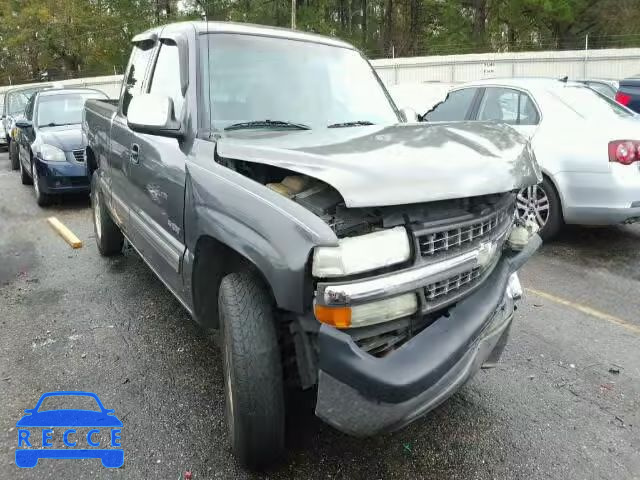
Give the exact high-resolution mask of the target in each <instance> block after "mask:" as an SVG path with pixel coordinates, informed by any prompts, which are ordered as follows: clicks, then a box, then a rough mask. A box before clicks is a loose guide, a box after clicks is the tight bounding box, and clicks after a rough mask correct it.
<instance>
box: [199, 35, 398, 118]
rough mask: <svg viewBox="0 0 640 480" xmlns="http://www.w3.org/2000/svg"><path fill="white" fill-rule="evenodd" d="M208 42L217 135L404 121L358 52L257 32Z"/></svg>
mask: <svg viewBox="0 0 640 480" xmlns="http://www.w3.org/2000/svg"><path fill="white" fill-rule="evenodd" d="M201 42H202V44H201V48H200V52H202V53H201V55H202V56H203V57H204V58H203V59H202V62H201V65H202V68H203V72H202V75H203V78H205V81H204V82H201V85H202V96H203V98H205V99H209V101H208V102H207V101H205V102H204V103H205V111H206V113H205V115H206V117H205V118H208V119H210V121H211V126H212V129H213V130H222V129H224V128H226V127H229V126H231V125H236V124H238V123H244V122H261V123H260V124H254V125H252V126H243V128H291V126H289V127H287V126H286V125H284V124H283V123H281V122H289V123H295V124H302V125H304V126H307V127H310V128H312V129H314V128H326V127H328V126H330V125H336V126H341V127H354V126H358V125H362V124H390V123H397V122H398V116H397V114H396V111H395V108H394V106H393V104H392V103H391V101H390V99H389V97H388V96H387V94H386V93H385V90H384V89H383V87H382V85H381V83H380V81H379V80H378V78H377V77H376V75H375V73H374V71H373V69H372V68H371V66H370V65H369V63H368V62H367V61H366V60H365V59H364V58H363V57H362V56H361V55H360V53H358V52H356V51H354V50H351V49H348V48H341V47H332V46H328V45H323V44H318V43H312V42H305V41H295V40H286V39H281V38H278V39H276V38H269V37H258V36H252V35H231V34H209V35H203V36H202V37H201ZM265 120H270V121H271V122H273V123H271V124H270V123H265V122H264V121H265ZM278 122H280V123H278ZM365 122H366V123H365Z"/></svg>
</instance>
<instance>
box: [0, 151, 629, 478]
mask: <svg viewBox="0 0 640 480" xmlns="http://www.w3.org/2000/svg"><path fill="white" fill-rule="evenodd" d="M51 215H55V216H57V217H58V218H59V219H60V220H61V221H62V222H63V223H64V224H65V225H67V226H68V227H69V228H70V229H71V230H73V231H74V232H75V233H76V235H77V236H78V237H80V239H81V240H83V242H84V247H83V248H81V249H77V250H72V249H71V248H70V247H69V246H68V245H67V244H66V243H65V242H64V241H63V240H62V239H61V238H60V237H58V236H57V234H56V233H55V232H54V231H53V230H52V229H51V228H50V227H49V225H48V224H47V222H46V218H47V217H48V216H51ZM639 245H640V226H620V227H615V228H607V229H601V228H598V229H594V228H569V229H566V231H565V232H563V234H562V236H561V237H560V238H559V239H558V241H556V242H554V243H553V244H549V245H545V246H544V247H543V249H542V251H541V252H540V253H539V254H538V255H537V256H536V257H535V258H534V259H533V260H532V261H531V262H530V263H529V264H528V265H527V266H526V267H525V269H524V271H523V273H522V276H521V278H522V280H523V285H524V286H525V288H526V292H525V294H526V297H525V299H524V301H523V302H522V304H521V306H520V308H519V310H518V315H517V322H516V323H515V325H514V328H513V331H512V332H513V333H512V338H511V342H510V344H509V345H508V347H507V350H506V352H505V355H504V357H503V362H502V364H501V365H500V366H499V367H498V368H496V369H493V370H489V371H481V372H480V373H479V374H478V375H477V376H476V378H475V379H474V380H472V381H471V382H470V383H469V384H468V385H467V386H466V387H464V388H463V389H462V390H461V391H460V392H459V393H458V394H456V395H455V396H454V397H453V398H452V399H451V400H449V401H448V402H446V403H445V404H444V405H442V406H441V407H440V408H438V409H437V410H436V411H434V412H432V413H431V414H429V415H428V416H426V417H425V418H423V419H421V420H419V421H417V422H416V423H414V424H412V425H410V426H409V427H407V428H406V429H404V430H402V431H400V432H396V433H394V434H390V435H385V436H381V437H377V438H372V439H367V440H361V439H354V438H350V437H348V436H345V435H343V434H340V433H338V432H336V431H334V430H333V429H332V428H330V427H328V426H326V425H324V424H323V423H321V422H320V421H319V420H318V419H316V418H315V417H314V416H313V415H312V413H311V412H312V407H313V404H312V401H311V399H310V398H308V397H307V396H301V397H300V398H297V397H296V398H295V399H293V400H292V401H291V405H290V407H291V408H290V409H291V410H292V415H291V421H290V428H289V430H290V433H289V438H288V443H289V456H288V458H287V459H286V462H285V463H284V464H283V465H281V466H279V467H278V468H276V469H274V470H272V471H270V472H268V473H267V474H266V477H268V478H273V479H278V478H281V479H285V478H292V479H293V478H296V479H301V478H366V479H377V478H402V479H404V478H425V479H426V478H434V479H435V478H438V479H445V478H451V479H493V478H498V479H504V478H523V479H532V478H553V479H563V480H566V479H592V478H602V479H614V478H615V479H634V478H635V479H638V478H640V315H639V314H638V312H640V248H638V247H639ZM221 368H222V364H221V360H220V355H219V353H218V350H217V347H216V344H215V335H214V334H212V333H208V332H204V331H202V330H201V329H199V328H198V327H197V326H196V325H195V324H194V323H192V321H191V320H190V319H189V317H188V316H187V314H186V313H185V312H184V311H183V309H182V308H181V306H180V305H179V304H178V302H177V301H176V300H174V298H173V297H172V296H171V294H170V293H169V292H168V291H167V290H166V289H165V288H164V286H163V285H162V284H161V282H160V281H159V280H157V279H156V278H155V277H154V275H153V273H152V272H151V271H150V270H149V269H148V268H147V267H146V266H145V265H144V263H143V262H142V260H141V259H140V258H139V257H138V256H137V255H136V254H135V253H134V252H133V251H132V250H127V251H126V252H125V253H124V254H123V255H122V256H119V257H116V258H113V259H104V258H101V257H100V256H99V255H98V253H97V250H96V246H95V242H94V240H93V228H92V224H91V214H90V210H89V208H88V201H87V199H83V198H68V199H65V200H64V201H63V202H61V203H59V204H55V205H53V206H51V207H49V208H46V209H41V208H39V207H38V206H37V205H36V203H35V200H34V196H33V191H32V187H26V186H23V185H21V184H20V179H19V175H18V173H17V172H11V171H10V170H9V163H8V158H7V154H6V153H1V154H0V478H1V479H5V478H6V479H9V478H11V479H16V478H65V479H67V478H68V479H71V478H74V479H75V478H78V479H80V478H111V477H119V478H132V479H137V478H140V479H143V478H157V479H173V480H175V479H177V478H179V477H180V475H181V473H182V472H184V471H186V470H190V471H192V472H193V478H194V479H210V478H252V475H251V474H248V473H246V472H244V471H243V470H241V469H240V468H239V467H238V466H237V465H236V464H235V463H234V460H233V458H232V456H231V454H230V450H229V446H228V444H227V438H226V427H225V421H224V398H223V383H222V374H221ZM53 390H85V391H92V392H95V393H97V394H98V395H99V396H100V398H101V400H102V401H103V403H104V404H105V406H106V407H107V408H113V409H115V412H116V415H118V417H119V418H120V419H121V420H122V421H123V423H124V428H123V434H122V443H123V446H124V451H125V463H124V467H123V468H121V469H118V470H110V469H109V470H107V469H104V468H103V467H102V466H101V465H100V462H99V460H73V461H71V460H41V461H40V462H39V464H38V466H37V467H36V468H34V469H32V470H20V469H18V468H17V467H16V466H15V464H14V451H15V448H16V445H17V432H16V429H15V423H16V421H17V420H18V419H19V418H20V417H21V416H22V414H23V410H24V409H25V408H32V407H33V406H34V404H35V402H36V401H37V400H38V398H39V397H40V395H41V394H42V393H43V392H47V391H53Z"/></svg>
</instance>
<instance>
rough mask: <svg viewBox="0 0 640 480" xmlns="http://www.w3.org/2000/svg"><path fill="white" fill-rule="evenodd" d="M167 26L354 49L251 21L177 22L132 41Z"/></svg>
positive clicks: (151, 30)
mask: <svg viewBox="0 0 640 480" xmlns="http://www.w3.org/2000/svg"><path fill="white" fill-rule="evenodd" d="M164 28H168V29H170V30H172V31H174V32H175V31H179V30H180V29H183V28H184V29H187V28H192V29H194V30H195V31H196V33H198V34H203V33H235V34H240V35H259V36H263V37H276V38H283V39H288V40H300V41H306V42H314V43H322V44H325V45H330V46H334V47H342V48H349V49H352V50H355V47H354V46H353V45H350V44H348V43H346V42H343V41H342V40H338V39H336V38H332V37H325V36H323V35H316V34H314V33H304V32H299V31H297V30H290V29H288V28H280V27H269V26H265V25H255V24H251V23H236V22H203V21H194V22H177V23H170V24H167V25H163V26H160V27H155V28H152V29H150V30H147V31H145V32H143V33H141V34H139V35H136V36H135V37H134V39H133V41H134V42H135V41H139V40H142V39H144V38H145V37H148V36H149V35H151V34H153V33H156V34H158V33H159V32H160V31H161V30H162V29H164Z"/></svg>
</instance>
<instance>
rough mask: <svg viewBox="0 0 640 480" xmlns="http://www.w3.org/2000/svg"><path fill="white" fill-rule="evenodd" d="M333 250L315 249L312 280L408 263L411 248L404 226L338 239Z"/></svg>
mask: <svg viewBox="0 0 640 480" xmlns="http://www.w3.org/2000/svg"><path fill="white" fill-rule="evenodd" d="M338 244H339V245H338V246H337V247H317V248H316V249H315V251H314V252H313V266H312V269H311V271H312V273H313V276H314V277H319V278H327V277H344V276H346V275H354V274H356V273H361V272H367V271H369V270H375V269H378V268H383V267H388V266H389V265H395V264H396V263H402V262H405V261H407V260H409V257H410V256H411V249H410V248H409V237H408V236H407V231H406V230H405V228H404V227H395V228H391V229H388V230H381V231H379V232H374V233H369V234H367V235H360V236H359V237H348V238H342V239H340V240H339V241H338Z"/></svg>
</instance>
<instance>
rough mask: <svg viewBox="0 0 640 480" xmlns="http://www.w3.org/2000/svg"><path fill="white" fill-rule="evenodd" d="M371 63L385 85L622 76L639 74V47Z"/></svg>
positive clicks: (401, 59) (447, 56)
mask: <svg viewBox="0 0 640 480" xmlns="http://www.w3.org/2000/svg"><path fill="white" fill-rule="evenodd" d="M371 63H372V65H373V66H374V68H375V69H376V71H377V72H378V75H380V78H382V80H383V81H384V82H385V83H386V84H387V85H398V84H402V83H421V82H425V81H434V80H435V81H440V82H449V83H454V82H468V81H473V80H479V79H482V78H495V77H524V76H535V77H563V76H565V75H568V76H569V78H613V79H622V78H625V77H629V76H632V75H636V74H640V48H624V49H606V50H588V51H585V50H572V51H561V52H515V53H482V54H469V55H444V56H433V57H412V58H395V59H381V60H373V61H372V62H371Z"/></svg>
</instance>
